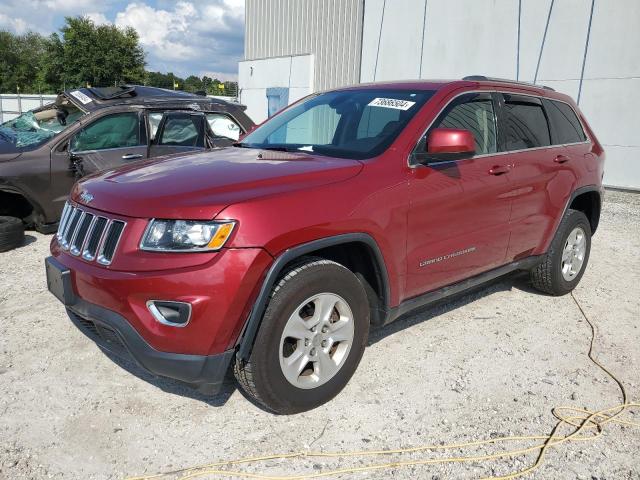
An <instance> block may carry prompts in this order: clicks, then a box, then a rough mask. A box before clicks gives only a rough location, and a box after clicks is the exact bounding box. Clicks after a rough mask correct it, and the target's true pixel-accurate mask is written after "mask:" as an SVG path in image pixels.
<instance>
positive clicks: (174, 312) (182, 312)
mask: <svg viewBox="0 0 640 480" xmlns="http://www.w3.org/2000/svg"><path fill="white" fill-rule="evenodd" d="M147 308H148V309H149V312H150V313H151V315H153V318H155V319H156V321H158V322H160V323H162V324H163V325H167V326H169V327H186V326H187V324H188V323H189V320H191V304H190V303H187V302H173V301H167V300H149V301H148V302H147Z"/></svg>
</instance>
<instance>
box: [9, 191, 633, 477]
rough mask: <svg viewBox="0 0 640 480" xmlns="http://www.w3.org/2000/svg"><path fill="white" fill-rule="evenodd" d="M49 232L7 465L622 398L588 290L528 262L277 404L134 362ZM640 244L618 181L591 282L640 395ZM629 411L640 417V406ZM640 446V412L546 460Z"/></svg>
mask: <svg viewBox="0 0 640 480" xmlns="http://www.w3.org/2000/svg"><path fill="white" fill-rule="evenodd" d="M49 239H50V237H45V236H42V235H39V234H36V233H33V232H28V237H27V242H26V244H25V245H24V246H23V247H21V248H19V249H17V250H15V251H12V252H7V253H1V254H0V392H2V393H1V394H0V478H6V479H23V478H24V479H26V478H29V479H31V478H38V479H39V478H64V479H87V478H98V479H102V478H125V477H127V476H133V475H136V474H143V473H155V472H158V471H165V470H170V469H175V468H182V467H188V466H193V465H198V464H202V463H208V462H214V461H218V460H221V459H231V458H237V457H243V456H253V455H263V454H269V453H273V452H292V451H298V450H305V449H309V448H311V449H313V450H316V451H317V450H321V451H334V450H342V451H350V450H362V449H382V448H397V447H409V446H416V445H421V444H438V443H451V442H462V441H469V440H479V439H486V438H492V437H496V436H500V435H508V434H517V435H545V434H547V433H549V431H550V429H551V428H552V426H553V425H554V423H555V421H554V418H553V417H552V415H551V409H552V408H553V407H554V406H557V405H567V404H571V405H576V406H581V407H586V408H589V409H600V408H606V407H608V406H613V405H616V404H618V403H619V401H620V395H619V391H618V389H617V386H616V385H615V384H614V383H613V382H612V381H611V380H610V379H609V378H607V376H606V375H604V373H603V372H602V371H601V370H599V369H598V368H596V367H595V366H594V365H593V364H592V363H591V362H590V361H589V360H588V358H587V356H586V353H587V349H588V346H589V343H588V342H589V334H590V332H589V328H588V325H587V324H586V322H585V321H584V320H583V319H582V317H581V315H580V312H579V311H578V309H577V308H576V306H575V304H574V303H573V301H572V300H571V297H570V296H565V297H561V298H553V297H549V296H545V295H541V294H539V293H537V292H535V291H533V290H532V289H531V287H530V286H529V283H528V280H527V277H526V276H522V275H520V276H511V277H508V278H506V279H502V280H501V281H499V282H497V283H493V284H491V285H489V286H487V287H485V288H483V289H480V290H478V291H476V292H474V293H471V294H468V295H466V296H463V297H460V298H458V299H456V300H454V301H449V302H448V303H446V304H443V305H440V306H438V307H435V308H431V309H428V310H424V311H422V312H420V313H417V314H413V315H410V316H408V317H406V318H405V319H403V320H400V321H398V322H397V323H395V324H392V325H391V326H389V327H387V328H385V329H383V330H381V331H377V332H375V333H373V335H372V339H371V346H370V347H369V348H368V349H367V350H366V352H365V355H364V358H363V359H362V363H361V364H360V367H359V369H358V371H357V372H356V374H355V376H354V378H353V379H352V381H351V382H350V383H349V385H348V386H347V387H346V389H345V390H344V391H343V392H342V393H341V394H340V395H339V396H338V397H337V398H336V399H335V400H333V401H331V402H330V403H328V404H327V405H324V406H322V407H320V408H318V409H316V410H314V411H311V412H307V413H304V414H300V415H295V416H274V415H272V414H269V413H266V412H264V411H263V410H261V409H260V408H258V407H256V406H255V405H253V404H252V403H250V402H249V401H247V399H245V398H244V396H243V395H242V394H241V393H240V392H239V391H238V390H236V387H235V384H234V383H233V382H232V381H229V382H228V384H227V385H226V386H225V387H224V389H223V392H222V393H221V394H220V395H218V396H215V397H212V398H207V397H204V396H200V395H198V394H197V393H194V392H192V391H191V390H189V389H188V388H185V387H182V386H180V385H178V384H176V383H174V382H172V381H169V380H163V379H157V378H153V377H150V376H149V375H146V374H145V373H143V372H141V371H140V370H139V369H137V367H133V366H131V365H127V364H121V366H119V365H118V364H116V363H114V362H113V361H112V360H111V359H110V358H108V357H107V356H105V355H104V354H103V353H101V352H100V350H99V349H98V348H97V347H96V346H95V345H94V344H92V343H91V342H90V341H89V340H88V339H87V338H86V337H85V336H83V335H82V334H81V333H80V332H79V331H77V330H76V328H75V327H74V326H73V325H72V324H71V323H70V321H69V320H68V318H67V317H66V315H65V312H64V309H63V307H62V305H60V304H59V303H58V302H57V300H55V299H54V298H53V297H52V296H51V295H50V294H49V293H48V292H47V291H46V285H45V281H44V266H43V259H44V257H45V256H46V255H47V253H48V243H49ZM639 251H640V195H634V194H623V193H618V192H608V196H607V199H606V204H605V209H604V212H603V215H602V221H601V224H600V228H599V230H598V232H597V234H596V236H595V238H594V242H593V249H592V255H591V260H590V264H589V267H588V270H587V272H586V274H585V276H584V278H583V280H582V283H581V284H580V285H579V287H578V288H577V290H576V297H577V298H578V299H579V301H580V302H581V303H582V305H583V307H584V309H585V311H586V312H587V314H588V315H589V317H590V318H591V319H592V320H593V322H594V323H595V324H596V325H597V327H598V330H599V334H600V336H599V338H598V340H597V342H596V352H597V357H598V358H599V359H601V360H602V361H603V362H604V363H605V364H606V365H607V366H609V367H610V368H611V369H612V370H613V371H614V372H615V374H616V375H618V376H619V378H620V379H621V380H622V381H623V382H624V384H625V386H626V388H627V391H628V393H629V396H630V398H631V399H632V400H635V401H640V328H639V324H640V259H639V256H638V252H639ZM123 366H124V367H126V369H129V370H132V371H134V372H135V373H136V374H137V376H136V375H132V374H131V373H130V372H129V371H127V370H126V369H125V368H122V367H123ZM628 418H629V419H631V420H634V419H635V421H640V409H639V410H636V413H635V415H630V416H629V417H628ZM518 445H523V444H518ZM639 448H640V429H633V428H630V427H624V426H618V425H608V426H607V427H606V429H605V431H604V434H603V435H602V437H600V438H599V439H597V440H595V441H590V442H575V443H570V444H564V445H562V446H560V447H558V448H556V449H552V450H550V451H549V453H548V454H547V456H546V458H545V462H544V465H543V466H542V467H541V468H540V469H539V470H537V471H536V473H535V474H534V475H533V476H534V477H535V478H545V479H564V478H567V479H569V478H571V479H573V478H579V479H587V480H593V479H599V480H603V479H640V460H639V459H638V453H637V452H638V449H639ZM498 450H500V448H499V447H493V448H484V449H475V450H473V451H469V450H466V451H465V452H460V451H453V452H448V454H449V455H454V454H461V453H469V454H481V453H483V452H495V451H498ZM428 455H431V456H432V457H438V456H442V455H443V454H442V453H428ZM393 458H394V459H398V458H405V459H406V458H419V456H418V455H415V454H414V455H409V456H405V457H393ZM422 458H426V457H425V454H422ZM534 458H535V455H525V456H522V457H520V458H519V459H516V460H506V461H491V462H484V463H477V464H473V465H463V464H446V465H442V464H440V465H432V466H419V467H409V468H395V469H392V470H387V471H378V472H372V473H367V474H363V473H360V474H355V475H353V476H352V477H353V478H376V479H378V478H380V479H382V478H421V479H444V478H478V477H483V476H490V475H498V474H505V473H508V472H510V471H513V470H514V469H521V468H524V467H525V466H526V465H528V464H530V463H531V461H532V460H533V459H534ZM388 460H389V457H385V458H378V459H375V458H374V459H338V460H324V459H302V460H294V461H291V462H273V463H266V464H263V465H260V466H257V467H248V468H249V469H250V470H251V471H268V472H270V473H273V474H277V473H280V474H292V473H303V472H310V473H317V472H319V471H320V469H323V468H326V467H329V468H331V467H343V466H359V465H363V464H367V463H370V462H372V461H374V462H383V461H388ZM213 478H215V477H213Z"/></svg>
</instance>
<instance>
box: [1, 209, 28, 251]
mask: <svg viewBox="0 0 640 480" xmlns="http://www.w3.org/2000/svg"><path fill="white" fill-rule="evenodd" d="M23 242H24V225H23V223H22V220H21V219H19V218H16V217H0V252H6V251H7V250H12V249H14V248H16V247H19V246H20V245H22V243H23Z"/></svg>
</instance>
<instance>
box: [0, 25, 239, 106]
mask: <svg viewBox="0 0 640 480" xmlns="http://www.w3.org/2000/svg"><path fill="white" fill-rule="evenodd" d="M123 83H135V84H142V85H149V86H153V87H161V88H168V89H177V90H185V91H189V92H199V91H203V92H206V93H207V94H209V95H235V94H236V91H237V84H236V83H235V82H221V81H220V80H218V79H215V78H209V77H207V76H204V77H202V78H200V77H197V76H195V75H191V76H189V77H187V78H181V77H179V76H177V75H174V74H173V73H171V72H169V73H161V72H150V71H147V70H146V69H145V52H144V50H143V48H142V46H141V45H140V41H139V37H138V33H137V32H136V31H135V30H134V29H133V28H131V27H127V28H118V27H116V26H115V25H96V24H95V23H94V22H93V21H91V20H90V19H89V18H87V17H67V18H66V19H65V24H64V26H63V27H62V28H61V29H60V33H59V34H58V33H53V34H51V35H49V36H44V35H41V34H39V33H35V32H28V33H25V34H22V35H16V34H13V33H11V32H9V31H6V30H0V93H25V94H26V93H58V92H60V91H62V90H67V89H69V88H78V87H86V86H94V87H105V86H111V85H119V84H123Z"/></svg>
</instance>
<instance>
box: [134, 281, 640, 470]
mask: <svg viewBox="0 0 640 480" xmlns="http://www.w3.org/2000/svg"><path fill="white" fill-rule="evenodd" d="M571 298H572V299H573V301H574V303H575V304H576V306H577V307H578V309H579V310H580V313H581V314H582V317H583V318H584V319H585V320H586V321H587V323H588V324H589V327H590V328H591V341H590V343H589V352H588V353H587V356H588V357H589V359H590V360H591V361H592V362H593V363H594V364H595V365H596V366H598V367H599V368H600V369H601V370H602V371H603V372H605V373H606V374H607V375H608V376H609V377H611V378H612V379H613V380H614V382H616V384H617V385H618V387H619V389H620V393H621V396H622V403H621V404H619V405H616V406H613V407H609V408H605V409H602V410H598V411H589V410H585V409H581V408H576V407H572V406H561V407H556V408H554V409H553V410H552V414H553V415H554V416H555V417H556V418H557V419H558V422H557V423H556V424H555V426H554V427H553V428H552V429H551V432H550V433H549V434H548V435H525V436H507V437H498V438H493V439H489V440H479V441H475V442H464V443H455V444H448V445H422V446H418V447H412V448H399V449H394V450H364V451H354V452H296V453H285V454H274V455H265V456H261V457H248V458H240V459H234V460H225V461H220V462H216V463H209V464H206V465H199V466H196V467H190V468H184V469H179V470H173V471H170V472H163V473H159V474H154V475H143V476H139V477H131V478H129V479H127V480H151V479H155V478H162V477H169V476H172V477H174V478H179V479H180V480H186V479H190V478H196V477H204V476H218V477H236V478H251V479H260V480H303V479H311V478H321V477H330V476H338V475H345V474H350V473H357V472H372V471H379V470H386V469H391V468H402V467H410V466H418V465H434V464H441V463H478V462H483V461H489V460H498V459H504V458H512V457H517V456H520V455H524V454H527V453H531V452H535V451H539V452H538V456H537V458H536V461H535V462H534V463H533V464H531V465H530V466H528V467H526V468H524V469H522V470H518V471H515V472H512V473H510V474H507V475H503V476H498V477H496V476H492V477H484V478H482V479H481V480H510V479H514V478H517V477H521V476H523V475H527V474H529V473H531V472H532V471H534V470H535V469H537V468H539V467H540V465H542V463H543V460H544V456H545V454H546V452H547V450H548V449H549V448H551V447H556V446H558V445H561V444H563V443H565V442H576V441H590V440H593V439H595V438H597V437H599V436H600V435H601V434H602V431H603V427H604V426H605V425H606V424H607V423H616V424H618V425H625V426H632V427H640V423H638V422H631V421H628V420H622V419H621V418H620V416H621V415H622V414H623V413H625V412H626V411H627V410H628V409H629V408H640V403H632V402H628V401H627V392H626V390H625V388H624V385H623V384H622V382H621V381H620V380H619V379H618V378H617V377H616V376H615V375H614V374H613V373H612V372H611V371H609V369H607V368H606V367H605V366H604V365H602V363H600V362H599V361H598V360H597V359H596V358H594V356H593V349H594V344H595V340H596V335H597V333H596V328H595V325H594V324H593V323H592V322H591V320H589V318H588V317H587V315H586V313H585V311H584V309H583V308H582V306H581V305H580V303H579V302H578V300H577V299H576V298H575V296H574V295H573V293H571ZM562 427H565V428H566V427H571V428H573V431H571V432H570V433H568V434H565V435H560V434H558V433H557V432H558V430H560V429H561V428H562ZM585 431H586V432H589V431H591V432H592V433H591V434H586V435H585V434H583V433H584V432H585ZM534 440H537V441H540V443H538V444H535V445H533V446H530V447H524V448H518V449H513V450H506V451H504V452H499V453H493V454H487V455H476V456H453V457H445V458H426V459H418V460H404V461H393V462H386V463H371V464H369V465H364V466H361V467H345V468H340V469H334V470H327V471H320V472H315V473H310V474H299V475H285V476H281V475H267V474H261V473H251V472H246V471H242V470H230V469H228V467H229V466H230V465H240V464H255V463H258V462H265V461H269V460H292V459H301V458H303V459H304V458H315V457H324V458H354V457H372V456H381V455H400V454H407V453H416V452H423V451H428V450H433V451H436V450H454V449H464V448H469V447H478V446H483V445H490V444H491V445H497V444H502V443H507V442H521V441H534ZM223 467H225V468H223Z"/></svg>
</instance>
